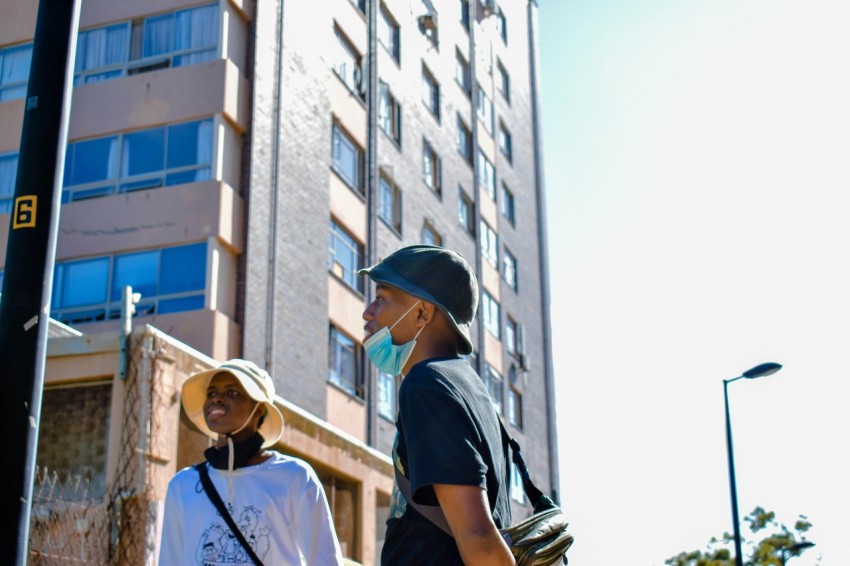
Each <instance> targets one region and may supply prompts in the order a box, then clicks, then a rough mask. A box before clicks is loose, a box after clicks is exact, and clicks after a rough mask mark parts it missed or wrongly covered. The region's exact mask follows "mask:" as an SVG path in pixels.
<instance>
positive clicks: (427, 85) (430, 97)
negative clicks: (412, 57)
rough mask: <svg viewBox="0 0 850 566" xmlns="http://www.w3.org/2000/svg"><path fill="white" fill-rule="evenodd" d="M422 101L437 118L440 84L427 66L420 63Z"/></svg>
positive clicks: (438, 116) (438, 115)
mask: <svg viewBox="0 0 850 566" xmlns="http://www.w3.org/2000/svg"><path fill="white" fill-rule="evenodd" d="M422 102H424V103H425V106H427V107H428V110H430V111H431V114H433V115H434V118H436V119H437V120H439V119H440V84H439V83H438V82H437V79H435V78H434V75H433V74H431V71H429V70H428V67H426V66H425V65H422Z"/></svg>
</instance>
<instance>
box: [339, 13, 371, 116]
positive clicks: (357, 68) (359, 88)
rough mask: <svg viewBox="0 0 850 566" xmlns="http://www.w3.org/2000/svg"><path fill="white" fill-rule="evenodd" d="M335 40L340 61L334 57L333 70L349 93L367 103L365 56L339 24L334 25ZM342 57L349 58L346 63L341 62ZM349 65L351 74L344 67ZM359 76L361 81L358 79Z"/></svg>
mask: <svg viewBox="0 0 850 566" xmlns="http://www.w3.org/2000/svg"><path fill="white" fill-rule="evenodd" d="M334 38H335V39H336V42H337V46H338V49H337V48H336V46H335V55H336V56H339V59H337V57H334V59H333V61H332V62H331V70H332V72H333V73H334V74H335V75H336V76H337V78H338V79H339V80H340V81H342V84H343V85H345V88H347V89H348V91H349V92H351V93H352V94H354V95H355V96H356V97H357V98H358V99H359V100H360V101H361V102H365V101H366V86H365V84H364V81H363V55H362V54H361V53H360V52H359V51H357V48H356V47H355V46H354V43H352V42H351V40H350V39H348V36H347V35H346V34H345V32H344V31H343V30H342V28H340V27H339V25H337V24H334ZM342 55H345V56H346V57H347V59H346V61H345V62H344V63H343V62H342V61H341V59H342V57H341V56H342ZM348 63H351V66H352V70H351V73H349V72H348V71H346V70H345V69H344V67H343V65H344V64H348ZM358 75H359V77H360V78H359V79H358V78H357V77H358Z"/></svg>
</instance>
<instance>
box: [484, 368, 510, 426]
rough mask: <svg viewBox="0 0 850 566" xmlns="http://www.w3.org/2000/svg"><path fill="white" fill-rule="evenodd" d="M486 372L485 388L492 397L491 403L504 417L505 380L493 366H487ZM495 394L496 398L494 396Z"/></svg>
mask: <svg viewBox="0 0 850 566" xmlns="http://www.w3.org/2000/svg"><path fill="white" fill-rule="evenodd" d="M486 366H487V367H486V368H485V371H484V386H485V387H486V388H487V393H488V394H489V396H490V402H491V403H492V404H493V408H494V409H495V410H496V413H497V414H498V415H500V416H501V415H503V414H504V412H505V392H504V389H505V387H504V383H505V379H504V378H503V377H502V376H501V375H500V374H499V372H497V371H496V370H495V369H494V368H493V366H491V365H490V364H486ZM494 394H495V396H494Z"/></svg>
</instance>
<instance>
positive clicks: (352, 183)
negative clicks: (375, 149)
mask: <svg viewBox="0 0 850 566" xmlns="http://www.w3.org/2000/svg"><path fill="white" fill-rule="evenodd" d="M341 142H345V144H342V143H341ZM337 144H340V145H339V147H343V146H344V147H348V148H353V150H354V153H355V157H356V159H355V161H356V167H357V171H356V172H355V176H356V179H351V178H350V175H349V174H348V172H346V171H345V170H344V168H343V167H341V166H339V164H338V160H337ZM363 162H364V151H363V148H361V147H360V146H359V145H358V144H357V142H356V141H355V140H354V138H353V137H352V136H351V135H349V133H348V132H347V131H346V130H345V128H343V127H342V125H341V124H340V123H339V121H338V120H335V119H334V120H332V124H331V169H332V170H333V171H334V173H336V174H337V176H338V177H339V178H340V179H341V180H342V182H343V183H345V184H346V185H347V186H348V188H350V189H351V190H353V191H354V192H356V193H357V194H359V195H365V190H366V189H365V186H364V184H365V183H364V182H363V180H364V179H363V177H364V171H363V169H364V163H363Z"/></svg>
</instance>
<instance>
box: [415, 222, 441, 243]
mask: <svg viewBox="0 0 850 566" xmlns="http://www.w3.org/2000/svg"><path fill="white" fill-rule="evenodd" d="M426 233H427V234H431V236H432V238H430V240H431V241H428V240H429V238H426V237H425V234H426ZM419 239H420V241H421V242H422V243H423V244H426V245H429V246H442V245H443V236H442V234H440V233H439V232H438V231H437V228H436V227H435V226H434V225H433V224H432V223H431V222H430V221H428V220H426V221H425V222H423V223H422V230H420V232H419Z"/></svg>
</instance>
